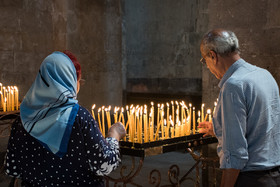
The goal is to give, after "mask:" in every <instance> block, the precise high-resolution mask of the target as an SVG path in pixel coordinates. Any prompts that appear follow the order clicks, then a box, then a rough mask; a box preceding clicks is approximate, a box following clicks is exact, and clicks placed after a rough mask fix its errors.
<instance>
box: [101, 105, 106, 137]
mask: <svg viewBox="0 0 280 187" xmlns="http://www.w3.org/2000/svg"><path fill="white" fill-rule="evenodd" d="M101 109H102V131H103V133H104V136H105V134H106V132H105V120H104V109H105V106H102V108H101Z"/></svg>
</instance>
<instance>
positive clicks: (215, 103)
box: [213, 102, 217, 115]
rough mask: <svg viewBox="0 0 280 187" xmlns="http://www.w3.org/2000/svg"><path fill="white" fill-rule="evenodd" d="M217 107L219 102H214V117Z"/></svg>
mask: <svg viewBox="0 0 280 187" xmlns="http://www.w3.org/2000/svg"><path fill="white" fill-rule="evenodd" d="M216 106H217V102H214V109H213V115H214V113H215V111H216Z"/></svg>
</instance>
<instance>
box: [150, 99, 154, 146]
mask: <svg viewBox="0 0 280 187" xmlns="http://www.w3.org/2000/svg"><path fill="white" fill-rule="evenodd" d="M151 105H152V108H151V112H152V116H151V121H152V125H151V129H152V130H151V132H152V134H151V136H152V138H151V139H152V141H154V131H155V128H154V117H155V109H154V103H153V102H151Z"/></svg>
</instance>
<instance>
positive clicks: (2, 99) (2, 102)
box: [0, 91, 5, 108]
mask: <svg viewBox="0 0 280 187" xmlns="http://www.w3.org/2000/svg"><path fill="white" fill-rule="evenodd" d="M0 94H1V105H2V108H4V102H5V101H4V96H3V94H2V92H1V91H0Z"/></svg>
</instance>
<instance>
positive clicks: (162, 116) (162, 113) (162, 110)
mask: <svg viewBox="0 0 280 187" xmlns="http://www.w3.org/2000/svg"><path fill="white" fill-rule="evenodd" d="M163 123H164V105H163V104H162V105H161V137H162V139H163V140H164V139H165V138H164V130H163V126H164V124H163Z"/></svg>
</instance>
